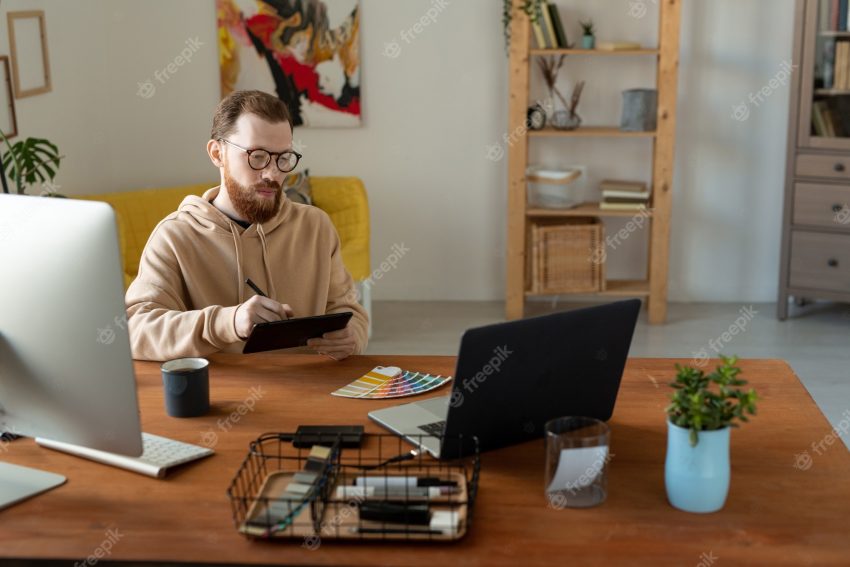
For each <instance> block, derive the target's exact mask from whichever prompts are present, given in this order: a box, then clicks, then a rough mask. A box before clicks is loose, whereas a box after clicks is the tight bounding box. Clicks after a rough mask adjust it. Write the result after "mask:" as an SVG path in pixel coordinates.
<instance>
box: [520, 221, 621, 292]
mask: <svg viewBox="0 0 850 567" xmlns="http://www.w3.org/2000/svg"><path fill="white" fill-rule="evenodd" d="M604 245H605V244H604V238H603V225H602V223H601V222H600V220H599V219H598V218H596V217H588V218H575V219H547V220H538V221H536V222H534V223H533V224H532V225H531V276H532V277H531V291H532V293H541V294H547V293H551V294H557V293H587V292H597V291H602V290H604V289H605V269H604V267H605V262H604V257H605V255H604V253H603V252H604V249H603V248H602V247H603V246H604Z"/></svg>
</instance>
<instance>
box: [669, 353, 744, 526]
mask: <svg viewBox="0 0 850 567" xmlns="http://www.w3.org/2000/svg"><path fill="white" fill-rule="evenodd" d="M737 363H738V359H737V357H734V356H733V357H725V356H724V357H722V363H721V364H720V365H719V366H717V368H716V370H715V371H714V372H711V373H710V374H706V373H705V372H703V371H702V370H699V369H697V368H692V367H687V366H680V365H676V370H677V372H676V379H675V381H674V382H672V383H671V384H670V386H672V387H673V389H674V390H675V392H674V393H673V396H672V401H671V403H670V405H669V406H667V410H666V411H667V457H666V460H665V466H664V483H665V487H666V489H667V498H668V500H669V501H670V503H671V504H672V505H673V506H674V507H676V508H679V509H681V510H685V511H687V512H698V513H706V512H714V511H717V510H719V509H721V508H722V507H723V505H724V504H725V502H726V496H727V495H728V493H729V481H730V470H731V469H730V464H729V433H730V430H731V428H733V427H737V426H738V425H739V422H746V421H748V418H747V415H748V414H749V415H755V413H756V400H757V399H758V398H757V395H756V392H755V390H753V389H752V388H751V389H749V390H744V388H743V386H746V384H747V382H746V381H745V380H742V379H741V378H739V375H740V373H741V369H740V368H739V367H738V366H737Z"/></svg>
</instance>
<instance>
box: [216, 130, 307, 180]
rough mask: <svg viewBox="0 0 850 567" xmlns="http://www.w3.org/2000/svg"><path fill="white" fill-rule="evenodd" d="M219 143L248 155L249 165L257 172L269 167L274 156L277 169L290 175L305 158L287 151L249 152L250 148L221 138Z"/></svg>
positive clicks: (260, 150)
mask: <svg viewBox="0 0 850 567" xmlns="http://www.w3.org/2000/svg"><path fill="white" fill-rule="evenodd" d="M219 141H220V142H224V143H226V144H230V145H231V146H233V147H234V148H237V149H240V150H242V151H243V152H245V153H246V154H248V165H249V166H250V167H251V169H253V170H255V171H262V170H264V169H265V168H266V167H268V165H269V162H270V161H271V160H272V156H277V160H276V161H275V163H276V164H277V168H278V169H279V170H280V171H281V172H283V173H289V172H290V171H292V170H293V169H295V166H297V165H298V162H299V161H300V160H301V158H302V157H303V156H302V155H301V154H299V153H298V152H296V151H293V150H285V151H283V152H280V153H277V154H276V153H272V152H270V151H268V150H264V149H262V148H256V149H253V150H249V149H248V148H243V147H242V146H240V145H238V144H234V143H233V142H231V141H230V140H225V139H224V138H219Z"/></svg>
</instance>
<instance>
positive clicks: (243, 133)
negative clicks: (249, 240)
mask: <svg viewBox="0 0 850 567" xmlns="http://www.w3.org/2000/svg"><path fill="white" fill-rule="evenodd" d="M227 139H228V140H229V141H231V142H232V143H234V144H236V145H239V146H242V147H243V148H247V149H249V150H253V149H264V150H267V151H269V152H271V153H273V154H277V153H279V152H282V151H285V150H291V149H292V128H291V126H290V125H289V124H288V123H286V122H279V123H276V124H273V123H271V122H267V121H265V120H263V119H262V118H260V117H259V116H257V115H256V114H243V115H242V116H240V117H239V118H238V119H237V120H236V129H235V130H234V131H233V132H231V134H230V135H229V136H228V137H227ZM220 146H221V149H220V151H221V159H222V162H223V171H222V175H223V178H224V185H225V188H226V189H227V196H228V197H229V198H230V202H231V204H232V205H233V209H234V210H235V211H236V212H237V213H238V214H239V215H240V216H241V217H243V218H244V219H246V220H247V221H249V222H251V223H264V222H266V221H268V220H269V219H271V218H272V217H274V216H275V215H276V214H277V212H278V211H279V210H280V203H281V200H282V199H283V198H284V197H283V190H282V186H283V181H284V179H286V174H285V173H283V172H282V171H280V169H278V167H277V161H276V160H277V155H274V156H272V159H271V160H270V161H269V164H268V165H267V166H266V167H265V168H264V169H262V170H259V171H258V170H255V169H252V168H251V166H250V165H248V154H247V153H245V152H244V151H243V150H240V149H239V148H237V147H234V146H232V145H230V144H227V143H224V142H221V143H220Z"/></svg>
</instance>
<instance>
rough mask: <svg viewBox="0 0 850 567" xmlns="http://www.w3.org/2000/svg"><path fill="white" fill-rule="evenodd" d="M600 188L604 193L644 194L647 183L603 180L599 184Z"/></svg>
mask: <svg viewBox="0 0 850 567" xmlns="http://www.w3.org/2000/svg"><path fill="white" fill-rule="evenodd" d="M599 188H600V189H601V190H603V191H630V192H632V193H642V192H644V191H646V183H644V182H642V181H622V180H618V179H603V180H602V181H601V182H600V183H599Z"/></svg>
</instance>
